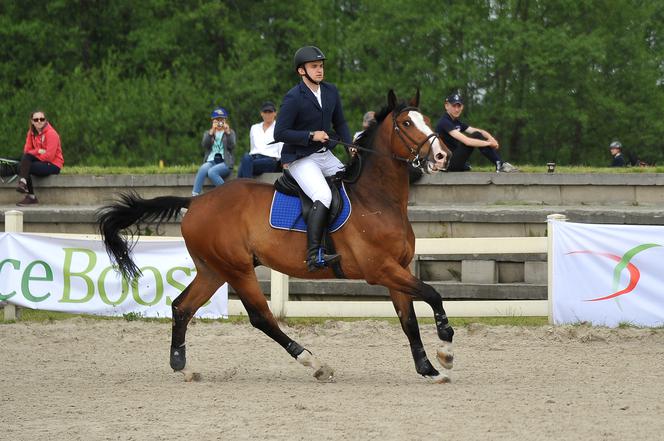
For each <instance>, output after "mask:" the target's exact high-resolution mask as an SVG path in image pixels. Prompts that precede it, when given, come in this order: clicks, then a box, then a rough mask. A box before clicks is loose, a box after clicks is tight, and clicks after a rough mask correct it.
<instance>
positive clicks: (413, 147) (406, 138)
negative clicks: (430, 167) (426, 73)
mask: <svg viewBox="0 0 664 441" xmlns="http://www.w3.org/2000/svg"><path fill="white" fill-rule="evenodd" d="M411 110H415V111H417V112H419V111H420V109H418V108H417V107H412V106H411V107H406V108H404V109H401V111H400V112H399V113H394V112H392V127H394V133H396V134H397V136H398V137H399V139H400V140H401V142H403V144H404V146H406V148H407V149H408V151H409V153H410V156H413V158H412V159H411V158H410V156H409V157H408V158H403V157H401V156H397V155H394V154H393V155H392V158H394V159H396V160H398V161H404V162H407V163H409V164H412V165H413V167H417V168H421V167H422V159H423V158H420V150H422V147H423V146H424V144H426V143H427V142H430V139H431V138H437V137H438V135H437V134H436V133H435V132H432V133H431V134H430V135H429V136H427V137H426V138H424V139H423V140H422V142H420V143H419V144H418V142H417V141H415V140H414V139H413V138H412V137H411V136H410V135H408V133H407V132H405V131H404V130H402V129H401V127H399V121H397V117H398V116H399V115H401V114H402V113H403V112H409V111H411Z"/></svg>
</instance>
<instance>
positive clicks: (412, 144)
mask: <svg viewBox="0 0 664 441" xmlns="http://www.w3.org/2000/svg"><path fill="white" fill-rule="evenodd" d="M411 110H415V111H417V112H419V111H420V109H418V108H417V107H413V106H409V107H404V108H403V109H401V110H400V111H399V112H398V113H395V112H392V128H393V134H396V135H397V136H398V137H399V139H400V140H401V142H403V144H404V146H405V147H406V149H408V152H409V153H410V156H412V159H411V158H410V156H409V157H408V158H404V157H403V156H399V155H397V154H395V153H391V154H388V153H382V152H377V151H376V150H374V149H368V148H366V147H362V146H359V145H357V144H352V143H348V142H343V141H341V140H336V139H335V140H334V142H336V143H338V144H341V145H344V146H346V147H350V148H354V149H356V150H362V151H364V152H369V153H374V154H379V155H383V156H389V157H390V158H392V159H394V160H396V161H401V162H405V163H406V164H411V165H412V166H413V167H416V168H423V165H424V164H423V163H422V160H423V159H424V158H421V157H420V150H422V147H424V144H426V143H427V142H430V140H431V138H437V137H438V134H437V133H435V132H432V133H431V134H430V135H429V136H427V137H426V138H424V139H423V140H422V142H420V143H418V142H417V141H415V140H414V139H413V138H412V137H411V136H410V135H408V133H407V132H405V131H404V130H403V129H402V128H401V127H399V121H397V117H398V116H399V115H401V114H402V113H404V112H410V111H411Z"/></svg>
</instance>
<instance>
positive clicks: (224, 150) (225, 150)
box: [191, 107, 236, 196]
mask: <svg viewBox="0 0 664 441" xmlns="http://www.w3.org/2000/svg"><path fill="white" fill-rule="evenodd" d="M210 119H211V120H212V127H210V130H207V131H206V132H205V133H203V139H202V140H201V147H202V148H203V150H204V151H205V156H204V157H203V161H204V162H203V165H201V166H200V168H199V169H198V173H196V179H195V180H194V189H193V190H192V192H191V194H192V195H193V196H197V195H199V194H201V192H202V191H203V184H204V183H205V178H206V177H207V178H210V181H212V183H213V184H214V186H215V187H217V186H219V185H221V184H223V183H224V178H227V177H228V176H229V175H230V174H231V171H232V170H233V150H234V149H235V138H236V136H235V131H234V130H233V129H231V126H230V124H229V123H228V112H227V111H226V109H224V108H223V107H217V108H216V109H214V110H213V111H212V114H211V115H210Z"/></svg>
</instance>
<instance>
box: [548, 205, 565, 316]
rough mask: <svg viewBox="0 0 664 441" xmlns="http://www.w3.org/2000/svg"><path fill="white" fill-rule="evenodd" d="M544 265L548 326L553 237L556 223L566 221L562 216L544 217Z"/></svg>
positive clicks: (551, 283)
mask: <svg viewBox="0 0 664 441" xmlns="http://www.w3.org/2000/svg"><path fill="white" fill-rule="evenodd" d="M546 220H547V222H546V227H547V228H546V236H547V242H546V265H547V276H546V278H547V283H546V286H547V299H548V302H549V306H548V308H547V309H548V310H549V324H550V325H552V324H553V235H554V230H555V223H556V222H565V221H567V216H565V215H564V214H550V215H548V216H547V217H546Z"/></svg>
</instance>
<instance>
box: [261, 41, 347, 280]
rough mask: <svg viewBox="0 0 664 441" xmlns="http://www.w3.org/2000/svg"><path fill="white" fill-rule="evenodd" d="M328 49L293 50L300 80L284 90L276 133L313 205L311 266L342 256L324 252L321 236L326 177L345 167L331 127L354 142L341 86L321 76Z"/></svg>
mask: <svg viewBox="0 0 664 441" xmlns="http://www.w3.org/2000/svg"><path fill="white" fill-rule="evenodd" d="M324 62H325V55H324V54H323V52H322V51H321V50H320V49H319V48H317V47H315V46H304V47H302V48H300V49H298V50H297V52H295V56H294V59H293V64H294V68H295V71H296V72H297V74H298V75H299V76H300V77H301V81H300V82H299V83H298V84H297V85H295V87H293V88H292V89H291V90H289V91H288V93H286V96H285V97H284V99H283V102H282V104H281V106H280V108H279V116H278V117H277V123H276V126H275V129H274V139H275V141H277V142H283V143H284V145H283V147H282V149H281V163H282V165H283V168H284V169H285V170H288V172H289V173H290V174H291V175H292V176H293V178H294V179H295V180H296V181H297V183H298V184H299V185H300V187H301V188H302V190H303V191H304V193H306V195H307V196H309V197H310V198H311V200H312V201H313V203H314V205H313V208H312V210H311V212H310V214H309V218H308V219H307V262H306V264H307V270H308V271H315V270H316V269H318V268H323V267H326V266H328V265H330V264H332V263H335V262H337V261H339V259H340V256H339V255H338V254H326V250H325V249H323V248H322V247H321V240H322V237H323V233H324V231H325V228H326V227H327V215H328V211H329V208H330V203H331V201H332V193H331V191H330V188H329V187H328V184H327V182H326V180H325V177H326V176H332V175H334V174H336V173H338V172H340V171H342V170H343V169H344V165H343V164H342V163H341V161H339V159H337V158H336V157H335V156H334V155H333V154H332V151H331V149H333V148H334V147H335V145H336V144H335V143H334V141H332V140H330V133H331V131H332V130H334V132H336V134H337V135H338V136H339V139H340V140H341V141H343V142H346V143H350V142H351V135H350V130H349V129H348V124H347V123H346V119H345V117H344V112H343V109H342V106H341V97H340V96H339V92H338V91H337V88H336V87H335V86H334V85H333V84H330V83H326V82H323V79H324V77H325V66H324Z"/></svg>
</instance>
